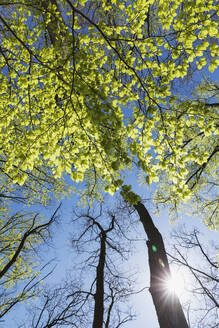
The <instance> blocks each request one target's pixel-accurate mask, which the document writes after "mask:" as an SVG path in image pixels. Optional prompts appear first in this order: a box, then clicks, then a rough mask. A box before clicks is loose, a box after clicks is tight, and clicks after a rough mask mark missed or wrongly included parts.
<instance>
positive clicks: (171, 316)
mask: <svg viewBox="0 0 219 328" xmlns="http://www.w3.org/2000/svg"><path fill="white" fill-rule="evenodd" d="M135 209H136V210H137V212H138V214H139V217H140V221H141V222H142V224H143V226H144V230H145V232H146V234H147V237H148V241H147V247H148V255H149V267H150V276H151V278H150V289H149V290H150V293H151V295H152V299H153V303H154V306H155V309H156V313H157V317H158V322H159V325H160V328H188V324H187V322H186V319H185V315H184V313H183V310H182V307H181V304H180V302H179V299H178V297H177V296H176V295H171V294H168V292H167V289H166V288H165V281H166V280H167V279H168V278H169V277H170V269H169V263H168V259H167V255H166V251H165V247H164V242H163V238H162V236H161V234H160V232H159V231H158V229H157V228H156V227H155V225H154V223H153V221H152V218H151V216H150V214H149V213H148V211H147V209H146V208H145V206H144V205H143V204H141V203H138V204H137V205H135Z"/></svg>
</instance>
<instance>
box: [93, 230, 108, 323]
mask: <svg viewBox="0 0 219 328" xmlns="http://www.w3.org/2000/svg"><path fill="white" fill-rule="evenodd" d="M105 260H106V232H105V231H102V232H101V239H100V255H99V263H98V266H97V275H96V293H95V296H94V299H95V305H94V319H93V328H102V327H103V315H104V267H105Z"/></svg>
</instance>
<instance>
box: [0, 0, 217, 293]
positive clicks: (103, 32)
mask: <svg viewBox="0 0 219 328" xmlns="http://www.w3.org/2000/svg"><path fill="white" fill-rule="evenodd" d="M93 4H94V5H93ZM87 6H89V8H93V9H89V10H88V9H87V8H88V7H87ZM92 6H93V7H92ZM7 8H9V9H10V10H5V9H7ZM94 8H95V9H94ZM95 10H96V13H94V11H95ZM119 17H122V18H121V19H120V18H119ZM216 35H217V22H216V1H214V0H209V1H208V2H207V3H204V2H203V1H201V0H187V1H182V0H173V1H164V0H148V1H142V0H135V1H131V2H130V1H125V0H124V1H114V0H113V1H107V2H106V1H93V2H91V1H85V0H81V1H73V0H62V1H58V0H50V1H43V0H36V1H34V0H31V1H26V0H21V1H20V2H19V3H18V2H17V1H15V0H11V1H9V2H6V1H3V2H2V3H1V4H0V37H1V47H0V72H1V76H0V79H1V90H0V93H1V99H2V100H1V105H0V115H1V118H2V119H3V120H1V121H0V143H1V148H0V158H1V163H2V166H1V170H2V171H3V172H4V174H6V175H7V176H10V178H11V179H12V181H13V183H17V184H18V185H23V184H25V183H26V181H28V177H29V175H30V174H31V173H32V172H35V170H37V169H38V168H39V167H41V166H42V165H45V167H46V170H47V171H48V172H50V173H52V175H53V177H54V178H56V179H59V178H61V177H62V176H63V175H64V174H68V175H69V176H70V177H71V179H72V181H74V182H84V181H85V182H86V191H83V193H84V194H85V196H87V195H89V196H90V195H91V196H93V195H94V196H95V197H96V198H98V197H99V198H101V192H103V191H104V192H109V193H111V194H113V193H114V192H115V191H116V190H119V189H120V190H121V194H122V196H123V198H124V200H126V201H127V202H129V204H132V205H135V206H136V209H137V210H138V208H139V206H143V205H142V204H141V203H139V202H140V197H139V196H138V195H136V194H135V193H134V192H133V191H132V187H131V186H127V185H125V184H124V180H125V178H126V177H127V174H128V170H129V169H131V168H133V167H134V165H135V164H136V165H137V167H138V168H139V169H141V170H142V172H143V174H144V176H145V180H146V182H147V183H149V184H150V183H152V182H158V181H160V179H161V180H162V177H163V176H164V180H162V181H164V182H165V183H166V184H165V185H166V186H168V195H166V194H165V197H163V192H162V189H161V193H160V195H161V198H163V199H164V200H165V201H167V203H168V204H169V205H170V206H173V207H174V206H175V205H176V204H179V203H183V202H186V201H188V200H190V199H191V198H192V197H193V196H194V195H200V192H201V191H202V190H204V189H205V188H206V186H207V184H208V182H207V181H208V180H206V179H205V178H203V177H205V176H209V173H210V172H211V171H212V167H213V168H214V165H215V161H216V154H217V153H218V146H217V134H218V132H217V124H216V122H215V115H214V111H215V106H214V105H213V106H212V103H211V102H209V103H208V104H206V103H205V102H203V101H201V100H199V101H198V104H197V103H195V102H194V101H193V98H191V99H189V100H188V101H185V99H183V96H182V95H177V93H175V91H174V89H173V88H171V84H173V83H175V82H176V81H177V80H178V79H183V78H184V77H186V76H187V74H188V72H189V69H190V67H191V64H192V65H194V66H197V68H198V69H199V70H200V71H201V72H206V70H207V68H206V66H208V70H209V71H210V72H211V73H213V72H214V70H215V68H216V66H217V63H218V61H217V59H216V56H217V54H218V46H217V44H216V42H214V39H215V38H216ZM203 112H204V113H205V114H206V115H207V117H205V115H203ZM212 113H213V115H209V114H212ZM158 187H159V184H158ZM76 191H77V190H76ZM166 196H167V198H166ZM145 210H146V209H145ZM140 218H141V216H140ZM206 223H207V224H209V223H210V224H211V220H208V221H207V222H206ZM217 224H218V222H217V220H216V219H215V220H214V222H213V227H214V228H215V227H216V226H217ZM152 237H153V236H152ZM150 239H151V236H149V242H151V240H150ZM164 254H165V253H164ZM160 296H161V294H160V295H159V297H160Z"/></svg>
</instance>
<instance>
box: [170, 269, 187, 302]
mask: <svg viewBox="0 0 219 328" xmlns="http://www.w3.org/2000/svg"><path fill="white" fill-rule="evenodd" d="M165 287H166V289H167V291H168V293H170V294H176V295H177V296H182V295H183V294H184V293H185V280H184V278H183V275H182V274H180V273H179V272H177V273H173V274H172V277H171V278H169V279H167V280H166V282H165Z"/></svg>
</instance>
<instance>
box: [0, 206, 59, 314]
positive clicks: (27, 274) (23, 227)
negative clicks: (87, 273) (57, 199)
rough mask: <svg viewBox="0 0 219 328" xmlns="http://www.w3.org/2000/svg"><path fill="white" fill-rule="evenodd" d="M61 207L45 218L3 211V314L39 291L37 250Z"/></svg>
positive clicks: (0, 221)
mask: <svg viewBox="0 0 219 328" xmlns="http://www.w3.org/2000/svg"><path fill="white" fill-rule="evenodd" d="M59 207H60V206H59ZM59 207H58V208H57V209H56V211H55V212H54V214H53V215H52V216H51V218H50V220H49V221H46V222H45V218H43V217H42V216H41V218H38V214H35V215H34V213H32V214H31V213H25V212H23V213H22V212H16V213H15V214H14V215H11V216H9V215H8V213H5V214H1V219H0V227H1V229H0V236H1V239H0V252H1V260H0V294H1V302H0V308H1V310H0V318H2V317H3V316H4V315H5V314H7V313H8V312H9V311H10V310H11V308H12V307H13V306H15V305H16V304H17V303H19V302H23V301H25V300H27V299H29V298H30V297H33V296H34V295H36V290H37V288H36V287H38V285H39V282H38V276H39V274H40V271H39V266H37V263H36V259H37V257H36V255H35V254H34V251H36V249H37V246H39V245H40V244H42V243H43V242H44V241H45V239H48V238H49V236H50V234H49V229H50V226H51V224H52V223H53V222H54V220H55V219H56V217H57V211H58V209H59ZM40 221H41V222H40Z"/></svg>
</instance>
